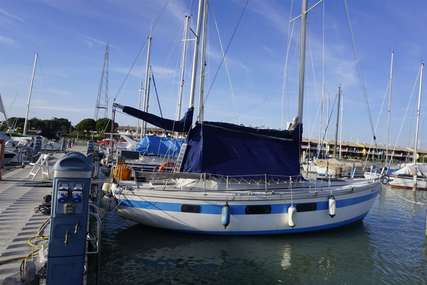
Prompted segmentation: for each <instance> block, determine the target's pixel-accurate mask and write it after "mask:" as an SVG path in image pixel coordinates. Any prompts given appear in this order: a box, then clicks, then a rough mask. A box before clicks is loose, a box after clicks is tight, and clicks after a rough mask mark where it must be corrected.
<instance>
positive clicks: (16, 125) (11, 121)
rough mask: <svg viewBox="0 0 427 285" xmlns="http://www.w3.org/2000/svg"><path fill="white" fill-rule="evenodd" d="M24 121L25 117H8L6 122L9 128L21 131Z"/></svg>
mask: <svg viewBox="0 0 427 285" xmlns="http://www.w3.org/2000/svg"><path fill="white" fill-rule="evenodd" d="M24 121H25V118H21V117H10V118H8V119H7V124H8V126H9V128H11V129H14V130H16V131H18V132H22V130H23V128H24Z"/></svg>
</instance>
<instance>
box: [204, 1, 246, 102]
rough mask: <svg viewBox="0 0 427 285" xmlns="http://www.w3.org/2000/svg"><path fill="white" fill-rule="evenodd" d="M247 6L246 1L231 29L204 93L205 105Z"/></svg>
mask: <svg viewBox="0 0 427 285" xmlns="http://www.w3.org/2000/svg"><path fill="white" fill-rule="evenodd" d="M248 4H249V0H246V2H245V5H244V6H243V9H242V12H241V13H240V16H239V18H238V20H237V24H236V26H235V27H234V29H233V33H232V34H231V38H230V40H229V42H228V44H227V47H226V48H225V52H224V55H223V56H222V58H221V62H220V63H219V65H218V67H217V69H216V71H215V74H214V76H213V79H212V82H211V84H210V85H209V89H208V92H207V93H206V98H205V103H206V102H207V100H208V98H209V94H210V93H211V90H212V87H213V85H214V83H215V81H216V78H217V77H218V73H219V71H220V69H221V67H222V64H223V63H224V60H225V56H226V55H227V53H228V50H229V49H230V46H231V43H232V42H233V39H234V37H235V36H236V33H237V30H238V29H239V26H240V23H241V22H242V19H243V16H244V15H245V12H246V8H247V7H248Z"/></svg>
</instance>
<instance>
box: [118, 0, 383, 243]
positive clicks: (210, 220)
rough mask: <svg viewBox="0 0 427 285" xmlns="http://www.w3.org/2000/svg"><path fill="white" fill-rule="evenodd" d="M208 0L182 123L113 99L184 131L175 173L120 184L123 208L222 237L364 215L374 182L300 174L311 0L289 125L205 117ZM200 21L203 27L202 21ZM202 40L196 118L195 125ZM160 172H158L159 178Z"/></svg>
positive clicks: (130, 214)
mask: <svg viewBox="0 0 427 285" xmlns="http://www.w3.org/2000/svg"><path fill="white" fill-rule="evenodd" d="M207 8H208V1H207V0H199V3H198V17H197V26H196V31H195V33H196V35H201V36H200V37H199V36H196V39H195V42H194V54H193V70H192V75H191V79H192V80H191V82H192V84H191V88H190V106H189V109H188V111H187V113H186V115H185V116H184V117H183V118H182V119H181V120H179V121H173V120H167V119H162V118H159V117H155V116H153V115H151V114H148V113H146V112H143V111H139V110H136V109H134V108H132V107H129V106H122V105H119V104H115V106H114V107H115V108H119V109H122V111H123V112H124V113H128V114H131V115H132V114H133V115H135V116H137V117H139V118H141V119H144V120H146V121H148V122H149V123H151V124H154V125H157V126H160V127H162V128H166V129H167V127H170V128H171V129H170V130H172V131H178V132H183V133H186V134H187V138H186V143H185V144H184V145H183V147H182V148H181V151H180V154H179V156H178V159H177V167H178V170H177V171H176V172H174V173H157V174H147V175H150V177H151V179H150V180H146V182H143V183H141V184H139V185H137V186H130V185H126V186H122V185H121V184H120V182H118V183H117V184H116V185H114V187H112V189H113V195H114V197H115V198H116V199H117V200H118V203H119V204H118V207H117V208H118V213H119V214H120V215H122V216H123V217H125V218H127V219H131V220H134V221H136V222H138V223H141V224H144V225H149V226H153V227H160V228H165V229H170V230H178V231H186V232H193V233H201V234H218V235H259V234H288V233H299V232H311V231H318V230H324V229H331V228H337V227H341V226H344V225H348V224H351V223H354V222H357V221H360V220H362V219H363V218H364V217H365V216H366V215H367V214H368V212H369V210H370V208H371V207H372V204H373V203H374V201H375V198H376V197H377V195H378V192H379V189H380V184H379V182H378V181H372V180H363V179H360V180H349V181H339V182H331V181H317V180H315V181H308V180H305V179H304V178H303V177H302V176H301V173H300V149H301V148H300V147H301V140H302V118H303V98H304V71H305V68H304V67H305V41H306V40H305V39H306V21H307V12H308V11H307V0H302V14H301V18H300V19H301V21H302V24H301V40H302V42H301V45H300V46H301V48H300V73H299V75H300V76H299V78H300V80H299V100H298V116H297V117H296V118H295V119H294V120H293V122H292V124H291V125H290V126H289V128H288V129H286V130H272V129H258V128H251V127H245V126H241V125H235V124H230V123H224V122H211V121H205V120H203V110H204V106H203V103H204V88H203V83H204V67H205V58H206V22H207ZM202 23H203V32H201V30H202V29H201V26H202ZM199 39H201V41H202V47H201V51H202V54H201V61H202V62H201V75H200V78H199V79H200V106H199V116H198V118H199V120H198V121H197V122H196V123H195V124H194V126H193V124H192V117H193V110H194V105H193V102H194V95H195V82H196V72H197V66H198V57H199V56H198V53H199ZM155 175H157V176H155Z"/></svg>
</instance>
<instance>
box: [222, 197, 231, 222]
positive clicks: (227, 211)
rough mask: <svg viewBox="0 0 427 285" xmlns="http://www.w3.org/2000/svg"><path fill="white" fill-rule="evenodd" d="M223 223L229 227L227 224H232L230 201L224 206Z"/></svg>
mask: <svg viewBox="0 0 427 285" xmlns="http://www.w3.org/2000/svg"><path fill="white" fill-rule="evenodd" d="M221 224H222V225H223V226H224V228H227V226H228V225H229V224H230V206H229V205H228V203H226V204H225V205H224V206H223V207H222V211H221Z"/></svg>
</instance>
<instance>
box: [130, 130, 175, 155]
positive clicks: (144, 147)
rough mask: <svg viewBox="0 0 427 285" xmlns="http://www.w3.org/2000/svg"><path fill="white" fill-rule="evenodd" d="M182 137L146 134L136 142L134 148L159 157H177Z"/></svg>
mask: <svg viewBox="0 0 427 285" xmlns="http://www.w3.org/2000/svg"><path fill="white" fill-rule="evenodd" d="M182 143H183V139H177V138H172V137H162V136H156V135H146V136H144V137H143V138H142V139H141V140H140V141H139V143H138V144H137V146H136V148H135V150H136V151H138V152H140V153H142V154H144V155H156V156H161V157H172V158H174V157H177V156H178V153H179V150H180V149H181V145H182Z"/></svg>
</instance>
